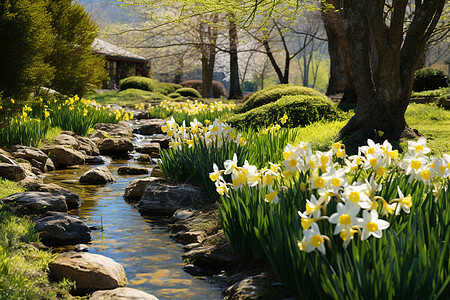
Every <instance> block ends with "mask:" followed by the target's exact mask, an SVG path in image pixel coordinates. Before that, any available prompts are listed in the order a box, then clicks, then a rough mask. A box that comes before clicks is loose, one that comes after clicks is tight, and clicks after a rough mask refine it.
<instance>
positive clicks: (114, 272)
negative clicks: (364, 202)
mask: <svg viewBox="0 0 450 300" xmlns="http://www.w3.org/2000/svg"><path fill="white" fill-rule="evenodd" d="M49 268H50V272H51V275H52V276H54V277H55V278H56V279H57V280H62V279H63V278H69V279H71V280H73V281H75V283H76V288H77V292H78V291H80V290H81V291H85V292H90V291H97V290H108V289H115V288H118V287H123V286H125V284H126V283H127V277H126V275H125V271H124V269H123V267H122V265H120V264H119V263H117V262H115V261H114V260H112V259H111V258H108V257H106V256H103V255H98V254H92V253H86V252H65V253H61V254H59V255H58V256H57V257H56V259H55V260H54V261H53V262H52V263H51V264H50V265H49Z"/></svg>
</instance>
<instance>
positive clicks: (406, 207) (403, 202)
mask: <svg viewBox="0 0 450 300" xmlns="http://www.w3.org/2000/svg"><path fill="white" fill-rule="evenodd" d="M397 192H398V199H393V200H391V203H397V205H396V207H395V214H396V215H399V214H400V211H402V210H403V211H404V212H405V213H407V214H409V212H410V210H411V206H412V200H411V195H408V196H406V197H405V196H404V195H403V193H402V191H401V190H400V187H399V186H397Z"/></svg>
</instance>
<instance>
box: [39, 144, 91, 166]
mask: <svg viewBox="0 0 450 300" xmlns="http://www.w3.org/2000/svg"><path fill="white" fill-rule="evenodd" d="M42 151H43V152H44V153H46V154H47V155H48V156H49V157H50V159H51V160H52V161H53V163H54V164H55V167H56V168H61V167H65V166H74V165H82V164H84V155H83V153H81V152H80V151H77V150H74V149H71V148H69V147H66V146H63V145H48V146H45V147H44V148H42Z"/></svg>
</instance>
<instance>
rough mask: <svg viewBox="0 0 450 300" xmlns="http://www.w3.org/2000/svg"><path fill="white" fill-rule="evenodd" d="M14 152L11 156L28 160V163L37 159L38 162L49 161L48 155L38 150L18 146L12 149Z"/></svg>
mask: <svg viewBox="0 0 450 300" xmlns="http://www.w3.org/2000/svg"><path fill="white" fill-rule="evenodd" d="M12 150H13V151H12V153H11V155H13V156H14V157H17V158H23V159H26V160H28V161H31V160H32V159H35V160H37V161H40V162H43V163H45V162H46V161H47V159H48V156H47V154H45V153H44V152H42V151H41V150H39V149H38V148H34V147H28V146H22V145H17V146H14V147H12Z"/></svg>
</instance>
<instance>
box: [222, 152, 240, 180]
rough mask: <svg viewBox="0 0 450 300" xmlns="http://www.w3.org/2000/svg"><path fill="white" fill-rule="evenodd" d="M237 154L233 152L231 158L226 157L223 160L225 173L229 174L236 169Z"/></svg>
mask: <svg viewBox="0 0 450 300" xmlns="http://www.w3.org/2000/svg"><path fill="white" fill-rule="evenodd" d="M237 163H238V160H237V154H236V153H234V155H233V159H227V160H226V161H224V163H223V166H224V167H225V173H224V174H225V175H228V174H231V173H232V172H234V171H235V170H236V169H237Z"/></svg>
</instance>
